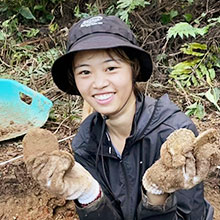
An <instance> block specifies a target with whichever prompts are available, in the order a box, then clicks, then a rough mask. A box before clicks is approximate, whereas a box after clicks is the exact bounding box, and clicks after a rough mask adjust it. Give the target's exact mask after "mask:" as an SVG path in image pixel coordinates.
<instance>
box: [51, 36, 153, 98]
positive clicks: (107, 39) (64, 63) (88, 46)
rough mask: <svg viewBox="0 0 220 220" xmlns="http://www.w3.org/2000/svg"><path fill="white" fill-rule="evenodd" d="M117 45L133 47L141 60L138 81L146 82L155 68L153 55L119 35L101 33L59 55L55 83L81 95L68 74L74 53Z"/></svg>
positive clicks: (67, 90) (54, 75) (85, 39)
mask: <svg viewBox="0 0 220 220" xmlns="http://www.w3.org/2000/svg"><path fill="white" fill-rule="evenodd" d="M116 47H122V48H130V49H132V55H133V56H136V57H137V59H138V60H139V62H140V74H139V75H138V76H137V79H136V81H137V82H146V81H147V80H148V79H149V78H150V76H151V74H152V69H153V64H152V60H151V56H150V55H149V54H148V53H147V52H146V51H145V50H144V49H142V48H140V47H138V46H135V45H134V44H132V43H130V42H129V41H128V40H126V39H124V38H122V37H120V36H118V35H112V34H111V35H110V34H100V33H99V34H93V36H91V35H89V36H87V37H84V38H83V39H81V40H79V41H77V43H75V44H74V45H72V46H71V48H70V49H69V51H68V52H67V53H66V54H64V55H63V56H61V57H59V58H58V59H57V60H56V61H55V62H54V64H53V66H52V70H51V72H52V76H53V80H54V82H55V84H56V85H57V86H58V88H59V89H61V90H62V91H64V92H66V93H68V94H73V95H79V91H78V89H77V87H76V85H75V81H74V79H70V77H69V76H68V75H69V72H70V71H72V59H73V55H74V53H75V52H79V51H84V50H94V49H108V48H116ZM72 78H73V77H72ZM70 81H71V82H70Z"/></svg>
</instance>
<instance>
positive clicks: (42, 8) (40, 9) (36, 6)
mask: <svg viewBox="0 0 220 220" xmlns="http://www.w3.org/2000/svg"><path fill="white" fill-rule="evenodd" d="M34 10H39V11H43V10H44V7H43V5H35V6H34Z"/></svg>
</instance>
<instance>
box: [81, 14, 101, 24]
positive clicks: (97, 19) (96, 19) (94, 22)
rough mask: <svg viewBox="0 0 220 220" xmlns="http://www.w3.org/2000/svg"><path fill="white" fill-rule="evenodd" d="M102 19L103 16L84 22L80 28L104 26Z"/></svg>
mask: <svg viewBox="0 0 220 220" xmlns="http://www.w3.org/2000/svg"><path fill="white" fill-rule="evenodd" d="M102 19H103V17H102V16H96V17H93V18H89V19H88V20H85V21H83V22H82V24H81V25H80V27H90V26H93V25H99V24H103V22H102V21H101V20H102Z"/></svg>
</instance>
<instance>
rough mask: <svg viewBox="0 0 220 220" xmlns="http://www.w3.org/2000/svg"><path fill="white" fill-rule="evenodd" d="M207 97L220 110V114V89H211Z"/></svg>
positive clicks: (206, 94)
mask: <svg viewBox="0 0 220 220" xmlns="http://www.w3.org/2000/svg"><path fill="white" fill-rule="evenodd" d="M205 97H206V98H207V99H208V100H209V101H210V102H211V103H212V104H213V105H214V106H215V107H216V108H217V109H218V111H219V112H220V106H219V105H218V101H219V99H220V89H218V88H210V89H209V90H208V91H207V92H206V93H205Z"/></svg>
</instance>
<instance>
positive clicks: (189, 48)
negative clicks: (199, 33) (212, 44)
mask: <svg viewBox="0 0 220 220" xmlns="http://www.w3.org/2000/svg"><path fill="white" fill-rule="evenodd" d="M197 50H199V51H200V52H198V51H197ZM180 51H182V52H183V53H184V54H188V55H193V56H199V57H200V56H204V55H205V52H206V51H207V45H206V44H200V43H196V42H194V43H186V44H184V45H183V46H182V47H181V48H180ZM201 51H204V52H201Z"/></svg>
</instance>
